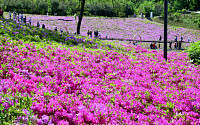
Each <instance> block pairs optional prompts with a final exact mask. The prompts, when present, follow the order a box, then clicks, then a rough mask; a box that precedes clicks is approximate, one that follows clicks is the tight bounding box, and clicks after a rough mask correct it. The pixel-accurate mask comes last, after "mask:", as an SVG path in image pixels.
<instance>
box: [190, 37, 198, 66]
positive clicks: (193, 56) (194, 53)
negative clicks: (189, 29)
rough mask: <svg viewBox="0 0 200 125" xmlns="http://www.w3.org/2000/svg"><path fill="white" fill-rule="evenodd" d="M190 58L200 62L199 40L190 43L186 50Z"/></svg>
mask: <svg viewBox="0 0 200 125" xmlns="http://www.w3.org/2000/svg"><path fill="white" fill-rule="evenodd" d="M188 52H189V57H190V59H191V60H192V61H193V62H195V63H197V64H200V41H199V42H195V43H192V45H191V47H190V48H189V50H188Z"/></svg>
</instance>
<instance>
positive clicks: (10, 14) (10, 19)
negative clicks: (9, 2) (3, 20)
mask: <svg viewBox="0 0 200 125" xmlns="http://www.w3.org/2000/svg"><path fill="white" fill-rule="evenodd" d="M9 17H10V20H11V12H10V11H9Z"/></svg>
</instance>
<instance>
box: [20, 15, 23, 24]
mask: <svg viewBox="0 0 200 125" xmlns="http://www.w3.org/2000/svg"><path fill="white" fill-rule="evenodd" d="M20 18H21V23H23V14H22V13H21V15H20Z"/></svg>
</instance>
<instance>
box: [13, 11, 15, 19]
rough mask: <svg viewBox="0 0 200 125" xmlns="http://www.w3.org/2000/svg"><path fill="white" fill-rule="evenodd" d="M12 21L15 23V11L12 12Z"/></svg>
mask: <svg viewBox="0 0 200 125" xmlns="http://www.w3.org/2000/svg"><path fill="white" fill-rule="evenodd" d="M13 21H15V11H13Z"/></svg>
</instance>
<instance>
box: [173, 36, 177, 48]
mask: <svg viewBox="0 0 200 125" xmlns="http://www.w3.org/2000/svg"><path fill="white" fill-rule="evenodd" d="M174 42H175V43H176V44H174V47H175V49H177V46H178V40H177V36H175V40H174Z"/></svg>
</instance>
